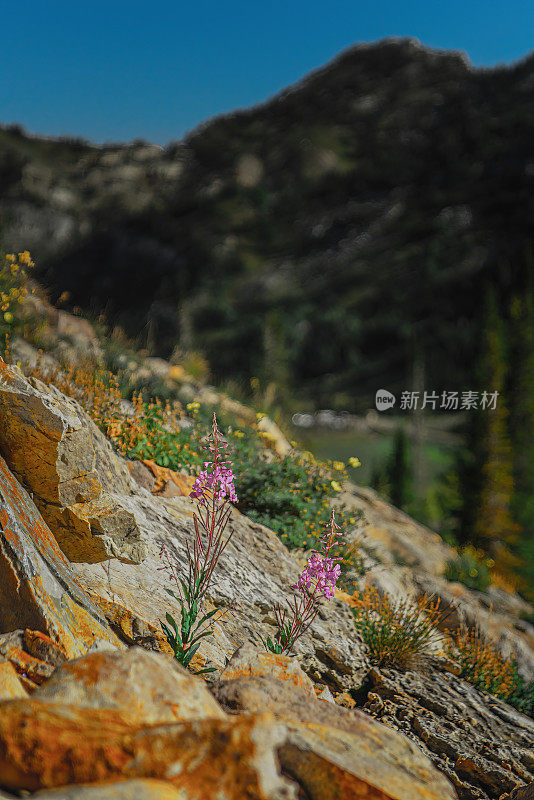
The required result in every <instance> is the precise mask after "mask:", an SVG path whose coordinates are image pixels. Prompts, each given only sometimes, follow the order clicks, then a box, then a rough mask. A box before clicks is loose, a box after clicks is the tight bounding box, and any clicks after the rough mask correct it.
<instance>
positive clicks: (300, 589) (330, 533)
mask: <svg viewBox="0 0 534 800" xmlns="http://www.w3.org/2000/svg"><path fill="white" fill-rule="evenodd" d="M340 531H341V528H340V527H339V525H336V518H335V515H334V512H333V511H332V515H331V517H330V524H329V526H328V530H327V532H326V533H325V534H324V535H323V536H321V537H320V539H319V541H320V543H321V547H322V551H313V552H312V554H311V555H310V557H309V558H308V563H307V564H306V566H305V568H304V569H303V571H302V573H301V575H300V577H299V579H298V581H297V583H296V584H295V585H294V586H292V587H291V588H292V589H293V595H292V597H291V598H290V599H289V601H288V606H289V608H286V609H284V608H282V606H281V605H280V603H277V605H276V606H275V608H274V616H275V620H276V627H277V632H276V634H275V637H274V638H275V641H274V642H273V641H272V640H271V638H270V637H267V641H266V645H267V648H268V649H269V650H270V651H271V652H272V653H284V652H288V651H289V650H291V648H292V647H293V645H294V644H295V642H296V641H297V639H298V638H299V637H300V636H302V635H303V634H304V633H306V631H307V630H308V628H309V627H310V625H311V624H312V623H313V620H314V619H315V617H316V615H317V613H318V611H319V600H320V597H321V595H324V597H326V598H327V599H330V598H331V597H334V595H335V590H336V581H337V579H338V578H339V575H340V573H341V566H340V565H339V563H338V562H339V561H341V560H342V559H341V558H339V557H338V556H331V555H330V551H331V549H332V547H336V545H339V544H341V541H339V540H340V539H341V536H342V534H341V533H340Z"/></svg>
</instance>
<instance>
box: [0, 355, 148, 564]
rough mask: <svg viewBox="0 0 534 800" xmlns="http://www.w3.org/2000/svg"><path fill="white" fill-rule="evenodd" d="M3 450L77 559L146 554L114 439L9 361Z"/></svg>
mask: <svg viewBox="0 0 534 800" xmlns="http://www.w3.org/2000/svg"><path fill="white" fill-rule="evenodd" d="M0 451H1V452H2V454H3V456H4V458H5V460H6V462H7V464H8V465H9V467H10V469H11V470H12V472H13V473H14V474H15V475H16V477H17V478H18V479H19V480H20V482H21V483H22V484H23V485H24V486H25V487H26V489H28V491H30V492H31V493H32V496H33V499H34V501H35V503H36V505H37V506H38V508H39V510H40V512H41V514H42V516H43V518H44V519H45V521H46V522H47V524H48V525H49V527H50V529H51V530H52V532H53V533H54V535H55V537H56V539H57V541H58V543H59V545H60V547H61V549H62V550H63V552H64V553H65V554H66V555H67V556H68V558H69V559H70V560H71V561H91V562H94V561H103V560H105V559H106V558H110V557H115V558H119V559H122V560H125V561H128V562H130V563H140V562H141V561H142V560H143V559H144V557H145V554H146V545H145V543H144V541H143V537H142V534H141V531H140V529H139V526H138V523H137V520H136V519H135V515H134V513H132V511H131V509H128V508H126V507H125V505H124V503H123V502H122V494H119V493H118V492H121V493H125V494H129V493H130V488H129V487H130V476H129V473H128V470H127V468H126V466H125V465H124V464H122V463H121V462H120V460H119V459H118V458H117V456H115V454H114V453H113V451H112V449H111V446H110V444H109V442H107V440H106V439H105V438H104V436H103V435H102V434H101V433H100V431H99V430H98V429H97V428H96V426H95V425H94V423H93V422H92V420H91V419H90V418H89V417H88V416H87V414H86V413H85V412H84V411H83V409H82V408H81V407H80V406H79V404H78V403H76V402H75V401H74V400H72V399H70V398H67V397H65V396H64V395H63V394H62V393H61V392H59V391H58V390H57V389H56V388H55V387H54V386H46V385H45V384H44V383H42V382H41V381H38V380H36V379H32V380H31V381H27V380H26V379H25V378H24V376H23V374H22V373H21V372H20V370H19V369H18V368H17V367H8V366H7V365H6V364H4V362H1V363H0ZM103 483H105V486H106V489H104V487H103Z"/></svg>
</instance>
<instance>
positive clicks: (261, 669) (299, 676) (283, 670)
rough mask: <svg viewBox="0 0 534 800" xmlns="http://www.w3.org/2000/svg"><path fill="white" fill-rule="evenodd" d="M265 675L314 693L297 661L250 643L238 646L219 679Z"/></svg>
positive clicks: (310, 683)
mask: <svg viewBox="0 0 534 800" xmlns="http://www.w3.org/2000/svg"><path fill="white" fill-rule="evenodd" d="M262 675H267V676H269V677H271V678H278V680H281V681H286V682H287V683H290V684H292V685H293V686H298V687H300V688H301V689H304V691H305V692H307V693H308V694H314V690H313V683H312V682H311V680H310V678H308V676H307V675H306V673H305V672H304V671H303V670H302V668H301V666H300V664H299V663H298V661H297V660H296V659H294V658H291V656H287V655H285V656H284V655H277V654H276V653H269V652H261V651H258V650H257V649H256V648H255V647H253V646H252V645H250V644H244V645H242V646H241V647H239V648H238V649H237V650H236V651H235V653H234V654H233V656H232V658H231V659H230V661H229V662H228V664H227V665H226V667H225V668H224V670H223V671H222V672H221V675H220V679H221V681H231V680H233V679H234V678H241V677H254V676H256V677H257V676H262Z"/></svg>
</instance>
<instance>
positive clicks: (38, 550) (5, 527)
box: [0, 445, 122, 658]
mask: <svg viewBox="0 0 534 800" xmlns="http://www.w3.org/2000/svg"><path fill="white" fill-rule="evenodd" d="M26 446H28V445H26ZM0 530H1V533H0V630H3V631H12V630H16V629H18V628H22V629H24V628H30V629H32V630H39V631H42V632H44V633H46V634H47V635H48V636H49V637H50V638H51V639H52V640H53V641H55V642H58V643H59V644H60V645H61V647H62V649H63V650H64V652H65V654H66V655H67V656H68V657H69V658H75V657H77V656H80V655H83V654H84V653H85V652H86V651H87V649H88V648H89V647H90V646H91V645H92V644H93V643H94V641H95V640H97V639H105V640H106V641H109V642H111V643H113V644H116V645H117V646H119V647H120V646H122V645H121V642H120V641H119V640H118V639H117V637H116V636H115V635H114V634H113V632H112V631H111V630H110V628H109V625H108V624H107V621H106V619H105V617H104V616H103V614H102V613H101V612H100V611H99V610H98V608H97V606H95V605H94V604H93V603H92V602H91V601H90V600H89V598H88V597H87V595H86V594H85V593H84V591H83V589H82V587H81V585H80V583H79V582H78V581H77V580H76V578H75V576H74V575H73V574H72V571H71V569H70V564H69V561H68V560H67V558H66V556H65V555H64V553H63V552H62V551H61V550H60V549H59V546H58V544H57V542H56V540H55V538H54V537H53V536H52V533H51V532H50V529H49V528H48V527H47V525H46V524H45V522H44V520H43V518H42V517H41V515H40V514H39V511H38V509H37V508H36V506H35V504H34V503H33V501H32V500H31V498H30V496H29V495H28V493H27V492H26V490H25V489H24V488H23V487H22V486H21V485H20V484H19V482H18V481H17V480H16V479H15V477H14V476H13V474H12V473H11V472H10V471H9V469H8V468H7V465H6V463H5V461H4V459H3V458H2V457H1V456H0Z"/></svg>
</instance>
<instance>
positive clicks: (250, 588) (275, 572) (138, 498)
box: [72, 489, 369, 691]
mask: <svg viewBox="0 0 534 800" xmlns="http://www.w3.org/2000/svg"><path fill="white" fill-rule="evenodd" d="M128 507H129V508H132V509H135V511H136V516H137V519H138V520H139V525H140V528H141V530H142V531H143V536H144V537H145V538H146V541H147V542H148V554H147V557H146V559H145V561H144V562H143V564H142V566H136V565H129V564H126V563H124V562H123V561H119V560H118V559H110V560H109V561H107V562H105V563H102V564H86V563H84V564H81V563H79V564H72V569H73V571H74V572H75V574H76V576H77V577H78V579H79V581H80V583H81V584H82V585H83V586H85V587H86V588H87V590H88V591H89V592H90V593H91V595H92V596H98V597H101V598H102V599H103V600H105V601H107V602H112V603H116V604H118V605H119V606H121V607H123V608H126V609H127V610H128V611H129V612H130V613H132V614H133V615H135V616H136V617H137V618H139V619H141V620H144V621H145V622H147V623H149V624H150V625H152V626H154V627H156V628H158V627H159V620H161V619H164V618H165V613H166V612H167V611H169V612H170V613H171V614H172V615H173V616H175V615H176V616H177V617H178V618H179V614H180V611H179V607H178V604H177V603H176V602H175V601H174V600H173V599H172V598H171V597H169V595H168V594H167V593H166V592H165V587H166V586H170V584H169V583H168V582H167V581H166V577H165V573H164V572H162V571H161V567H162V565H163V563H162V561H161V558H160V555H159V554H160V549H161V545H162V544H165V546H166V548H167V550H168V551H169V552H170V553H171V554H172V555H173V557H174V558H175V559H176V563H177V566H178V568H179V570H182V571H183V570H184V569H185V568H186V549H185V548H186V542H187V541H188V540H189V541H191V537H192V535H193V519H192V515H193V511H194V508H195V506H194V503H193V502H192V501H191V500H190V499H189V498H187V497H176V498H172V499H169V500H166V499H164V498H159V497H155V496H152V495H150V494H149V493H148V492H147V491H144V490H142V489H140V490H139V491H138V492H137V494H136V495H135V496H133V497H130V498H129V500H128ZM229 530H231V531H232V532H233V536H232V539H231V541H230V544H229V545H228V547H227V549H226V550H225V552H224V554H223V557H222V558H221V560H220V562H219V565H218V567H217V572H216V576H215V580H214V584H213V586H212V590H211V592H210V600H211V601H212V602H213V603H214V605H216V606H218V607H219V608H220V609H221V611H226V613H225V616H224V619H223V620H222V621H221V622H220V623H218V624H216V626H215V631H216V632H215V636H213V637H209V638H207V639H205V640H204V641H203V644H202V646H201V648H200V651H199V653H200V655H201V656H202V657H203V658H204V659H206V662H207V664H208V666H216V667H218V668H221V669H222V668H224V665H225V660H226V658H227V657H228V658H229V657H230V656H231V655H232V654H233V652H234V651H235V649H236V646H239V645H241V644H244V643H246V642H250V643H251V644H253V645H254V646H255V647H256V648H257V649H258V650H265V639H266V637H267V636H268V635H270V636H272V635H273V626H272V613H271V610H272V608H273V606H274V605H275V604H276V603H277V602H281V601H283V599H284V597H285V595H286V593H287V592H289V591H290V587H291V585H292V584H294V583H295V580H296V578H297V577H298V575H299V572H300V567H299V565H298V563H297V562H296V561H295V559H294V558H293V556H292V555H291V553H290V552H289V551H288V550H287V549H286V548H285V547H284V545H283V544H282V543H281V542H280V540H279V538H278V537H277V536H276V535H275V534H274V533H273V532H272V531H270V530H268V529H267V528H265V527H263V526H262V525H258V524H256V523H253V522H251V521H250V520H249V519H248V518H247V517H245V516H244V515H242V514H239V513H238V512H237V511H233V512H232V515H231V518H230V522H229ZM329 649H331V650H332V652H334V651H335V653H336V656H335V658H329V657H328V655H327V651H328V650H329ZM295 650H296V653H297V657H298V660H299V662H300V664H301V666H302V667H303V669H304V670H305V672H307V673H308V675H310V677H312V678H313V679H315V680H318V681H319V682H320V683H325V684H327V685H328V686H330V687H331V688H332V689H333V690H335V691H341V690H342V689H344V688H351V687H353V686H354V685H359V684H360V683H361V680H362V677H363V675H364V674H365V673H366V672H367V671H368V668H369V665H368V662H367V658H366V656H365V653H364V648H363V645H362V643H361V641H360V639H359V637H358V635H357V633H356V631H355V628H354V623H353V620H352V615H351V613H350V609H349V607H348V605H347V604H346V603H344V602H342V601H340V600H329V601H324V602H323V603H322V604H321V608H320V614H319V615H318V617H317V618H316V620H315V622H314V624H313V625H312V626H311V628H310V629H309V631H308V632H307V634H305V635H304V636H303V637H302V639H301V640H299V642H297V645H296V647H295Z"/></svg>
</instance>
